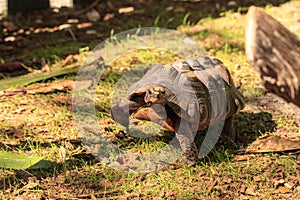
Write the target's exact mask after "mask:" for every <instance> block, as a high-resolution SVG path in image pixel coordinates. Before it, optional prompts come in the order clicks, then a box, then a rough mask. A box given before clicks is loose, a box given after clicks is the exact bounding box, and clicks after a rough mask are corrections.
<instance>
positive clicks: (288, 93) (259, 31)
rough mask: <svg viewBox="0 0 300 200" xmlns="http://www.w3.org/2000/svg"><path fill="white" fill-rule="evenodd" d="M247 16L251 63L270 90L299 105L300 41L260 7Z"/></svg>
mask: <svg viewBox="0 0 300 200" xmlns="http://www.w3.org/2000/svg"><path fill="white" fill-rule="evenodd" d="M247 17H248V21H247V26H246V54H247V58H248V62H249V63H250V64H251V65H253V66H254V67H255V68H256V69H257V70H258V72H259V73H260V76H261V78H262V80H263V83H264V86H265V87H266V88H267V89H268V90H269V91H271V92H273V93H275V94H276V95H278V96H280V97H282V98H284V99H285V100H287V101H289V102H293V103H294V104H296V105H297V106H299V107H300V40H299V39H298V38H297V36H295V35H294V34H292V33H291V32H290V31H289V30H288V29H287V28H285V27H284V26H283V25H282V24H280V23H279V22H278V21H276V20H275V19H274V18H273V17H271V16H269V15H268V14H266V13H265V12H264V11H262V10H261V9H259V8H257V7H254V6H253V7H250V9H249V12H248V16H247Z"/></svg>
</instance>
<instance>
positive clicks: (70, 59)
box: [61, 54, 74, 67]
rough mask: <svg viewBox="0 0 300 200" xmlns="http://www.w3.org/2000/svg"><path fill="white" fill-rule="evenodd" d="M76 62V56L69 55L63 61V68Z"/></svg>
mask: <svg viewBox="0 0 300 200" xmlns="http://www.w3.org/2000/svg"><path fill="white" fill-rule="evenodd" d="M73 60H74V55H72V54H70V55H68V56H67V57H66V58H65V59H64V60H63V61H62V64H61V65H62V67H64V66H66V65H68V64H70V63H71V62H72V61H73Z"/></svg>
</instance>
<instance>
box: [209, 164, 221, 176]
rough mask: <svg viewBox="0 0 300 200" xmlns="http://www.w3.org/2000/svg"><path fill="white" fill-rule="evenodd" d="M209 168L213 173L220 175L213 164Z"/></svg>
mask: <svg viewBox="0 0 300 200" xmlns="http://www.w3.org/2000/svg"><path fill="white" fill-rule="evenodd" d="M209 170H210V171H211V173H212V174H213V175H217V176H218V175H219V172H218V171H217V170H216V169H215V168H214V167H213V166H210V167H209Z"/></svg>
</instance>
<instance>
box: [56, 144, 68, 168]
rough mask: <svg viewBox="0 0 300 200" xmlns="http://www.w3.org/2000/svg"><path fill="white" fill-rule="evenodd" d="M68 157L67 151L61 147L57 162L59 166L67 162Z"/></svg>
mask: <svg viewBox="0 0 300 200" xmlns="http://www.w3.org/2000/svg"><path fill="white" fill-rule="evenodd" d="M66 155H67V151H66V149H65V148H64V147H63V146H60V147H59V151H58V155H57V160H56V162H57V163H58V164H62V163H64V162H65V161H66Z"/></svg>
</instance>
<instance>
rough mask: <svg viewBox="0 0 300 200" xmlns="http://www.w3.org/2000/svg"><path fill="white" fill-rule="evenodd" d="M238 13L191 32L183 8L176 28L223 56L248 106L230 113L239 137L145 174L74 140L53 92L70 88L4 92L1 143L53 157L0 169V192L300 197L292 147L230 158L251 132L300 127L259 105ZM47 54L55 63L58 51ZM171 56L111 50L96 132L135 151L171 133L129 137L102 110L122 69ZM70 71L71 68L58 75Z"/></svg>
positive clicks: (2, 147)
mask: <svg viewBox="0 0 300 200" xmlns="http://www.w3.org/2000/svg"><path fill="white" fill-rule="evenodd" d="M243 20H244V16H240V18H236V17H234V14H232V13H226V17H225V18H219V19H207V20H202V21H201V22H200V23H199V24H198V26H201V27H202V31H200V32H197V33H191V32H189V31H190V29H191V28H192V27H193V26H191V24H190V23H189V15H188V14H186V15H184V17H183V18H182V23H183V26H182V27H180V28H179V30H181V31H183V32H186V33H187V34H189V35H190V36H191V37H192V38H193V39H195V40H196V41H197V43H199V45H202V46H203V47H204V48H205V49H206V50H207V51H208V52H209V55H211V56H215V57H217V58H219V59H221V60H222V61H223V62H224V63H225V64H226V65H227V66H228V68H229V70H230V72H231V74H232V76H233V79H234V81H235V83H236V84H237V85H241V90H242V93H243V94H244V96H245V98H246V101H247V105H249V108H247V110H245V111H243V112H242V113H240V114H239V115H238V116H237V117H236V121H235V126H236V129H237V133H238V136H239V138H238V141H237V143H236V144H235V145H234V146H230V147H227V146H223V145H222V144H218V145H217V146H216V148H215V149H214V150H213V151H212V152H211V153H210V154H209V155H208V156H207V157H205V158H204V159H202V160H201V161H200V162H199V163H197V164H196V165H195V166H187V165H184V164H182V163H179V162H177V163H175V164H174V165H172V166H168V167H167V168H166V169H164V170H160V171H155V172H150V173H145V174H143V173H130V172H122V171H118V170H115V169H111V168H108V167H106V166H104V165H102V164H101V163H100V162H99V161H96V160H95V159H94V158H93V156H91V155H90V152H88V151H87V150H86V148H85V147H84V146H83V145H82V144H81V143H80V140H79V138H78V135H77V129H76V128H75V126H74V121H73V116H72V112H71V111H70V110H69V108H68V105H66V104H63V103H57V101H56V99H57V98H59V97H66V98H71V93H60V92H53V93H51V94H45V95H43V94H39V95H38V94H35V95H16V96H11V97H3V96H2V97H0V113H3V114H4V115H1V118H0V140H1V142H0V151H9V152H15V153H21V154H26V155H36V156H43V157H44V159H46V160H49V161H52V162H54V163H56V164H55V165H53V166H52V167H51V168H50V169H47V170H45V169H41V170H28V172H29V173H30V174H31V175H30V178H29V179H28V178H26V176H24V175H23V176H22V175H20V174H19V173H18V172H16V171H14V170H6V169H1V170H0V180H1V181H0V188H1V191H0V199H15V198H16V197H19V198H25V197H26V198H32V199H34V198H41V197H43V198H45V199H48V198H52V199H53V198H54V199H59V198H61V199H71V198H81V199H85V198H93V197H96V198H106V197H116V196H120V197H128V198H129V199H130V198H131V199H139V198H140V199H151V198H155V199H209V198H211V199H216V198H222V199H232V198H234V199H243V198H248V199H251V198H255V197H258V198H262V199H278V198H279V199H280V198H281V199H285V198H290V197H292V195H295V196H296V197H299V195H300V194H299V191H297V189H296V188H297V186H298V187H299V181H298V182H297V180H299V177H300V170H299V168H300V167H299V164H297V163H296V159H297V157H296V155H290V154H285V153H284V154H272V153H266V154H253V155H248V156H246V157H245V159H243V160H242V161H236V160H235V159H236V158H239V157H241V156H243V155H242V154H241V155H240V154H239V152H240V151H241V150H242V149H243V148H246V147H247V145H248V144H250V143H251V142H252V141H254V140H255V139H256V138H258V137H260V136H262V135H264V134H270V133H271V134H272V133H274V132H275V131H276V129H274V127H276V128H280V129H282V130H284V131H285V132H287V133H288V132H292V131H298V132H296V133H299V127H297V126H296V125H295V123H294V121H293V120H292V119H291V118H290V117H289V116H286V115H283V114H281V113H279V112H276V111H272V110H267V109H265V110H259V109H257V103H258V101H259V100H260V99H261V98H263V97H264V91H263V90H262V89H261V83H260V79H259V77H258V76H257V75H256V74H255V69H254V68H253V67H252V66H250V65H249V64H248V63H247V60H246V57H245V52H244V50H243V46H244V39H243V38H244V36H243V29H242V28H243V23H244V21H243ZM225 22H226V23H225ZM154 23H156V24H158V25H160V23H167V22H161V21H160V19H159V17H157V20H156V21H155V22H154ZM170 23H171V22H170ZM212 35H213V36H214V37H212ZM79 46H80V44H79ZM79 46H75V47H73V46H72V47H71V48H78V47H79ZM67 48H69V47H66V48H61V47H54V48H52V47H51V48H45V49H44V50H42V51H41V52H39V53H40V54H38V56H43V55H44V54H48V53H49V52H50V53H51V54H53V55H60V51H65V50H66V49H67ZM39 50H40V49H39ZM52 58H53V60H54V61H55V62H57V63H58V64H57V67H59V62H60V56H58V58H57V57H56V56H54V57H52ZM177 59H182V58H180V57H178V55H176V54H174V53H172V52H167V51H165V50H164V49H141V50H137V51H131V52H127V53H126V54H125V55H121V56H120V57H118V58H116V59H115V60H114V61H113V62H112V64H111V65H112V71H110V70H107V71H105V73H104V74H103V80H102V81H101V83H99V87H98V88H97V89H96V93H95V97H96V98H95V99H96V110H97V117H98V121H99V124H100V126H101V127H102V128H103V130H102V132H103V133H104V134H105V135H107V136H108V137H109V138H110V140H111V141H112V142H113V143H114V144H116V145H118V146H120V147H121V148H122V149H125V150H131V151H133V152H144V153H145V152H153V151H155V150H157V149H160V148H162V147H163V146H165V145H166V141H168V140H169V137H172V136H173V135H172V134H170V133H168V132H166V131H165V132H164V131H160V132H159V133H158V134H157V135H156V136H152V137H150V138H146V139H141V138H132V137H129V136H128V135H126V134H124V130H123V128H122V127H120V126H119V125H117V124H115V123H114V122H113V121H112V120H111V119H110V117H109V113H108V112H109V107H110V105H111V98H110V95H111V92H112V91H113V89H114V85H115V84H116V83H117V82H118V80H119V78H120V77H121V76H122V74H123V73H125V72H126V71H128V70H129V69H132V68H134V67H137V66H139V65H143V64H146V63H170V62H173V61H174V60H177ZM70 77H72V76H65V77H63V78H70ZM146 125H147V124H146ZM146 125H145V126H146ZM154 132H155V131H154ZM200 137H201V136H200ZM202 137H203V135H202ZM61 146H63V147H64V148H65V149H66V160H65V162H63V163H58V154H59V151H60V147H61ZM280 179H284V181H285V183H287V182H289V183H293V184H294V185H295V186H294V187H293V188H292V189H291V190H290V192H288V193H283V192H280V191H279V190H278V186H276V185H275V184H274V181H278V180H280ZM215 180H218V181H217V182H215ZM243 188H245V189H243ZM249 188H254V192H255V195H254V194H251V192H249V191H250V190H249ZM247 189H248V190H247ZM293 193H294V194H293ZM92 195H93V196H92ZM253 195H254V196H253Z"/></svg>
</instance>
